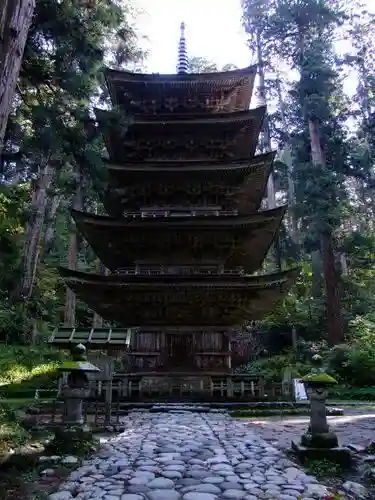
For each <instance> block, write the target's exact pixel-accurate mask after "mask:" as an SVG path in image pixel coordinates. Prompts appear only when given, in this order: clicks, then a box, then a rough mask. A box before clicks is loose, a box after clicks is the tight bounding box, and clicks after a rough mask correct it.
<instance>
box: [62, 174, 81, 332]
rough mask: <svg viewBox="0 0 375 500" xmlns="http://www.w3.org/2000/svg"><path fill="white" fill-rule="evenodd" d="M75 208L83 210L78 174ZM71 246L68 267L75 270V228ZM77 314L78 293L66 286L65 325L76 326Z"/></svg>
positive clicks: (76, 247) (69, 247)
mask: <svg viewBox="0 0 375 500" xmlns="http://www.w3.org/2000/svg"><path fill="white" fill-rule="evenodd" d="M73 208H74V209H75V210H82V179H81V176H78V181H77V186H76V193H75V195H74V198H73ZM70 231H71V232H70V236H69V246H68V268H69V269H72V270H75V269H76V268H77V255H78V237H77V231H76V229H75V228H73V227H71V228H70ZM75 315H76V294H75V293H74V292H73V291H72V290H71V289H70V288H69V287H66V295H65V313H64V324H65V326H68V327H71V328H74V327H75Z"/></svg>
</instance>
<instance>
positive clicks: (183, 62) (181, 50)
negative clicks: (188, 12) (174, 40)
mask: <svg viewBox="0 0 375 500" xmlns="http://www.w3.org/2000/svg"><path fill="white" fill-rule="evenodd" d="M180 29H181V34H180V41H179V44H178V62H177V73H178V74H183V73H188V72H189V58H188V55H187V50H186V40H185V23H184V22H182V23H181V26H180Z"/></svg>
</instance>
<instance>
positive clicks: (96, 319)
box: [92, 263, 108, 328]
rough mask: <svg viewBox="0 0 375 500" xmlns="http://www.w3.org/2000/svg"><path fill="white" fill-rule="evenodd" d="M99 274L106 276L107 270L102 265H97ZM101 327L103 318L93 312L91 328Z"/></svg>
mask: <svg viewBox="0 0 375 500" xmlns="http://www.w3.org/2000/svg"><path fill="white" fill-rule="evenodd" d="M99 274H100V275H101V276H107V275H108V270H107V268H106V267H105V266H104V265H103V264H102V263H100V264H99ZM103 325H104V320H103V318H102V317H101V316H99V314H98V313H96V312H94V317H93V319H92V327H93V328H103Z"/></svg>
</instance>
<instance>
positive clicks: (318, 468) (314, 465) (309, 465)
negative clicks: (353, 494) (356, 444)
mask: <svg viewBox="0 0 375 500" xmlns="http://www.w3.org/2000/svg"><path fill="white" fill-rule="evenodd" d="M304 466H305V468H306V469H307V471H308V473H309V474H311V475H313V476H316V477H317V478H327V477H340V476H341V475H342V474H343V468H342V467H341V466H340V464H338V463H336V462H331V461H330V460H324V459H323V460H308V461H306V462H305V463H304ZM330 498H332V499H334V498H335V497H330ZM337 498H340V496H338V497H337Z"/></svg>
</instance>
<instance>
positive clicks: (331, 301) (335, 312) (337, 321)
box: [309, 119, 344, 344]
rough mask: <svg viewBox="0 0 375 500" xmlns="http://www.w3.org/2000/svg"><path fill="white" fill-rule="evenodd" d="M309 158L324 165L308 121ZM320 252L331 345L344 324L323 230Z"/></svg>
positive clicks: (330, 247) (315, 130) (339, 338)
mask: <svg viewBox="0 0 375 500" xmlns="http://www.w3.org/2000/svg"><path fill="white" fill-rule="evenodd" d="M309 132H310V142H311V157H312V163H313V165H316V166H318V165H325V158H324V154H323V150H322V148H321V145H320V138H319V131H318V124H317V122H316V121H315V120H312V119H309ZM320 252H321V256H322V261H323V274H324V282H325V288H326V314H327V330H328V340H329V342H330V343H331V344H337V343H340V342H341V341H342V340H343V338H344V322H343V317H342V311H341V298H340V287H339V280H338V276H337V272H336V269H335V254H334V248H333V237H332V233H331V232H329V231H327V230H323V231H321V233H320Z"/></svg>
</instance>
